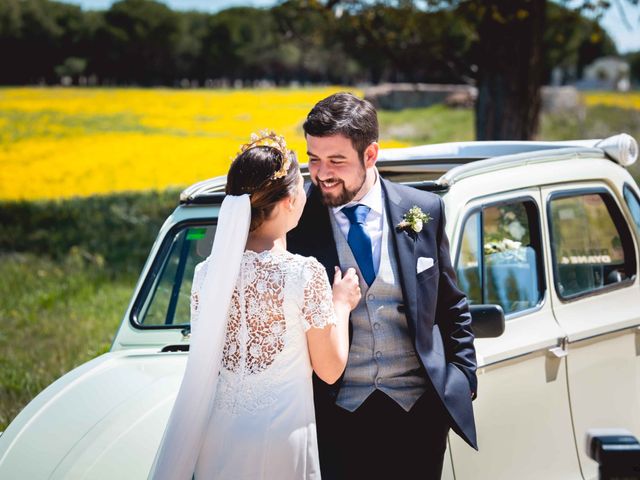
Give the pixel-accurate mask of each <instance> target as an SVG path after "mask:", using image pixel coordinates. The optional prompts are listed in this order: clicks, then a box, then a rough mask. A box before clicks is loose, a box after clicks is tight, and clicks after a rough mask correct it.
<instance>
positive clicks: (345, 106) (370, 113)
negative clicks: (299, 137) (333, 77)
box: [302, 92, 378, 161]
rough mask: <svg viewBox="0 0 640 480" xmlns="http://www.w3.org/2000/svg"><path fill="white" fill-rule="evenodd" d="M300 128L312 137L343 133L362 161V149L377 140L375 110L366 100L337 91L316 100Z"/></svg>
mask: <svg viewBox="0 0 640 480" xmlns="http://www.w3.org/2000/svg"><path fill="white" fill-rule="evenodd" d="M302 128H303V129H304V133H305V135H311V136H312V137H328V136H331V135H343V136H345V137H347V138H348V139H349V140H351V144H352V145H353V148H354V149H355V150H356V152H358V156H359V157H360V160H361V161H364V151H365V150H366V149H367V147H368V146H369V145H370V144H371V143H372V142H377V141H378V114H377V113H376V109H375V108H374V107H373V105H371V103H369V102H368V101H366V100H362V99H360V98H358V97H356V96H355V95H353V94H351V93H348V92H340V93H335V94H333V95H331V96H329V97H327V98H325V99H324V100H320V101H319V102H318V103H316V105H315V106H314V107H313V108H312V109H311V111H310V112H309V115H307V119H306V120H305V122H304V124H303V125H302Z"/></svg>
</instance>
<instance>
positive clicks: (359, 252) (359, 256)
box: [342, 204, 376, 286]
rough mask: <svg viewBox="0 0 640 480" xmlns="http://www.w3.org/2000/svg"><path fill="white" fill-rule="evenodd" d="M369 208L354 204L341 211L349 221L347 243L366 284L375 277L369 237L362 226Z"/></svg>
mask: <svg viewBox="0 0 640 480" xmlns="http://www.w3.org/2000/svg"><path fill="white" fill-rule="evenodd" d="M369 210H371V208H369V207H367V206H366V205H360V204H358V205H354V206H353V207H344V208H343V209H342V211H343V212H344V214H345V215H346V216H347V218H348V219H349V222H351V227H350V228H349V235H348V236H347V243H348V244H349V246H350V247H351V251H352V252H353V256H354V257H355V258H356V262H358V267H360V273H362V277H363V278H364V281H365V282H367V285H369V286H371V284H372V283H373V281H374V280H375V278H376V273H375V271H374V269H373V253H372V251H371V237H370V236H369V234H368V233H367V231H366V230H365V228H364V224H365V220H366V218H367V215H368V214H369Z"/></svg>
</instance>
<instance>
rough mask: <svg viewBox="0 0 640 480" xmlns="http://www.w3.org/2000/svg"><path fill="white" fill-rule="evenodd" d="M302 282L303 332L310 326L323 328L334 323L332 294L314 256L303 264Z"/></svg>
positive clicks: (320, 266) (325, 273) (323, 272)
mask: <svg viewBox="0 0 640 480" xmlns="http://www.w3.org/2000/svg"><path fill="white" fill-rule="evenodd" d="M302 278H303V284H304V293H303V297H304V299H303V304H302V325H303V327H304V330H305V332H306V331H307V330H309V329H310V328H311V327H314V328H324V327H326V326H327V325H335V324H336V316H335V311H334V310H333V295H332V293H331V285H329V280H328V279H327V272H326V270H325V269H324V267H323V266H322V264H320V262H318V261H317V260H316V259H315V258H309V259H308V260H307V261H306V262H305V263H304V266H303V271H302Z"/></svg>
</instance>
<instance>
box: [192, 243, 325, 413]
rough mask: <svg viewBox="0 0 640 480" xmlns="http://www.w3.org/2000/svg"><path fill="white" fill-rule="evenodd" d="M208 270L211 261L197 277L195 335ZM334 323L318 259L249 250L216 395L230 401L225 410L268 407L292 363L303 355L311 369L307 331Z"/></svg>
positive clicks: (232, 310) (238, 283)
mask: <svg viewBox="0 0 640 480" xmlns="http://www.w3.org/2000/svg"><path fill="white" fill-rule="evenodd" d="M207 268H208V264H207V262H206V261H205V262H202V263H201V264H199V265H198V266H197V267H196V271H195V274H194V281H193V287H192V301H191V324H192V331H194V334H197V324H198V322H200V321H204V319H200V318H199V313H200V312H199V306H200V298H199V295H200V290H201V288H202V282H203V281H204V278H205V276H206V269H207ZM335 321H336V320H335V313H334V310H333V303H332V295H331V287H330V285H329V281H328V279H327V275H326V272H325V269H324V267H323V266H322V265H321V264H320V263H319V262H318V261H317V260H316V259H315V258H312V257H302V256H299V255H294V254H291V253H289V252H271V251H265V252H260V253H256V252H252V251H246V252H245V253H244V255H243V258H242V264H241V267H240V274H239V276H238V279H237V281H236V286H235V289H234V292H233V296H232V298H231V305H230V307H229V312H228V320H227V328H226V335H225V344H224V349H223V358H222V365H223V370H222V374H221V379H220V385H219V388H218V391H219V394H220V397H221V398H222V399H225V398H226V399H227V400H229V401H228V402H226V403H225V404H226V406H227V407H229V409H231V410H232V411H238V410H245V411H246V410H252V409H256V408H260V407H264V406H266V405H268V404H269V403H270V401H269V399H270V398H273V397H274V391H273V390H274V388H275V384H276V383H277V382H278V379H280V380H283V381H284V380H286V378H283V375H284V374H285V373H284V372H286V370H287V366H288V365H290V364H291V363H292V362H295V361H298V357H301V356H305V357H306V365H307V366H308V365H310V364H309V361H308V350H307V344H306V338H305V335H304V332H306V331H307V330H308V329H309V328H312V327H313V328H324V327H325V326H327V325H331V324H335ZM280 364H281V365H280ZM309 368H310V367H309ZM261 373H264V374H265V375H259V374H261ZM309 374H310V373H309ZM285 376H286V375H285Z"/></svg>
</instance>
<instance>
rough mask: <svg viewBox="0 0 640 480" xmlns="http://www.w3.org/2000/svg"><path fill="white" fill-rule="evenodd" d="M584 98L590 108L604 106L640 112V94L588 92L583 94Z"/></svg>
mask: <svg viewBox="0 0 640 480" xmlns="http://www.w3.org/2000/svg"><path fill="white" fill-rule="evenodd" d="M583 98H584V103H585V104H586V105H587V106H588V107H593V106H595V105H604V106H607V107H618V108H627V109H630V110H640V92H629V93H617V92H587V93H585V94H583Z"/></svg>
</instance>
